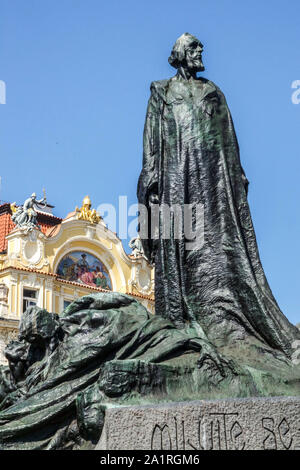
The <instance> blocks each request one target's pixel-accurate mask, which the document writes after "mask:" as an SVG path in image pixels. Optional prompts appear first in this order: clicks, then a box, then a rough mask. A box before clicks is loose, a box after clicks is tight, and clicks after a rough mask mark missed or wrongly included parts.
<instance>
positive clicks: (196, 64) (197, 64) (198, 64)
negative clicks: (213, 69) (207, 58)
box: [186, 57, 205, 72]
mask: <svg viewBox="0 0 300 470" xmlns="http://www.w3.org/2000/svg"><path fill="white" fill-rule="evenodd" d="M186 68H187V69H188V70H189V71H190V72H203V71H204V70H205V67H204V65H203V62H202V58H201V57H200V58H198V59H194V60H191V59H188V60H186Z"/></svg>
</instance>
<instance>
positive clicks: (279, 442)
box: [96, 397, 300, 450]
mask: <svg viewBox="0 0 300 470" xmlns="http://www.w3.org/2000/svg"><path fill="white" fill-rule="evenodd" d="M128 423H130V425H129V424H128ZM96 449H98V450H105V449H109V450H118V449H119V450H121V449H122V450H151V449H153V450H161V449H163V450H247V449H255V450H264V449H266V450H269V449H270V450H297V449H298V450H300V398H294V397H287V398H250V399H248V398H246V399H227V400H207V401H192V402H186V403H172V404H164V405H156V406H155V405H153V406H131V407H124V408H111V409H107V411H106V420H105V425H104V429H103V432H102V436H101V439H100V441H99V443H98V445H97V446H96Z"/></svg>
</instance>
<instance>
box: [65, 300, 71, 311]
mask: <svg viewBox="0 0 300 470" xmlns="http://www.w3.org/2000/svg"><path fill="white" fill-rule="evenodd" d="M70 304H71V301H70V300H64V310H65V308H67V307H69V305H70Z"/></svg>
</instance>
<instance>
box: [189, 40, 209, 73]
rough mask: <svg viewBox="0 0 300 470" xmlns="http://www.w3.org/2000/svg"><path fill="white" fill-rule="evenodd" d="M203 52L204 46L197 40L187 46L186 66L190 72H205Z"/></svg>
mask: <svg viewBox="0 0 300 470" xmlns="http://www.w3.org/2000/svg"><path fill="white" fill-rule="evenodd" d="M202 51H203V45H202V44H201V42H200V41H198V39H196V38H195V39H193V40H192V41H191V42H190V43H189V44H188V45H187V46H186V52H185V57H186V65H187V68H188V69H189V70H192V71H195V72H201V71H203V70H205V68H204V65H203V62H202Z"/></svg>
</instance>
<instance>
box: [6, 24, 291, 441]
mask: <svg viewBox="0 0 300 470" xmlns="http://www.w3.org/2000/svg"><path fill="white" fill-rule="evenodd" d="M202 51H203V46H202V44H201V43H200V41H198V40H197V39H196V38H195V37H193V36H191V35H190V34H188V33H185V34H184V35H182V36H181V37H180V38H179V39H178V40H177V41H176V43H175V45H174V48H173V51H172V53H171V56H170V58H169V62H170V64H171V65H172V66H174V67H175V68H176V69H177V73H176V75H175V77H173V78H171V79H168V80H161V81H157V82H153V83H152V85H151V97H150V100H149V104H148V110H147V116H146V123H145V132H144V159H143V169H142V172H141V176H140V179H139V184H138V199H139V203H140V207H141V213H142V212H143V213H144V214H145V211H146V219H147V220H146V221H147V223H148V226H147V224H146V226H147V233H145V230H144V231H142V230H141V232H140V236H141V240H142V245H143V256H146V257H147V258H148V259H149V260H153V261H154V262H155V289H156V293H155V295H156V300H155V302H156V315H152V314H150V313H149V312H147V310H146V309H145V308H144V307H143V306H142V305H141V304H140V303H139V302H137V301H136V300H134V299H133V298H131V297H130V296H128V295H125V294H120V293H116V292H108V293H98V294H95V295H89V296H85V297H82V298H80V299H77V300H75V301H74V302H73V303H72V304H71V305H69V306H68V307H67V308H66V309H65V310H64V311H63V312H62V313H61V315H59V316H58V315H55V314H51V313H48V312H47V311H46V310H43V309H40V308H38V307H36V306H34V307H30V308H29V309H28V310H27V311H26V312H25V313H24V314H23V317H22V319H21V324H20V333H19V338H18V340H17V341H13V342H11V343H10V344H9V345H8V346H7V349H6V357H7V358H8V361H9V367H3V366H1V367H0V449H87V448H94V447H95V445H96V443H97V441H98V440H99V438H100V435H101V430H102V427H103V423H104V419H105V410H106V408H107V407H111V406H116V405H122V404H139V403H143V404H145V403H149V404H150V403H161V402H168V401H183V400H194V399H197V400H199V399H211V398H226V397H235V398H237V397H258V396H260V397H261V396H284V395H285V396H287V395H290V396H300V365H299V360H298V359H299V358H298V356H297V354H298V353H297V350H296V349H295V348H296V347H297V345H299V340H300V331H299V330H298V329H297V328H296V327H294V326H293V325H292V324H290V323H289V321H288V320H287V319H286V318H285V316H284V315H283V314H282V312H281V311H280V309H279V307H278V305H277V303H276V301H275V299H274V297H273V295H272V292H271V290H270V287H269V285H268V282H267V280H266V277H265V274H264V272H263V268H262V266H261V262H260V259H259V254H258V249H257V245H256V239H255V233H254V229H253V225H252V221H251V216H250V211H249V206H248V202H247V190H248V181H247V178H246V176H245V173H244V171H243V169H242V166H241V163H240V157H239V149H238V144H237V139H236V135H235V132H234V127H233V122H232V119H231V116H230V112H229V110H228V107H227V104H226V101H225V98H224V95H223V94H222V92H221V91H220V90H219V88H218V87H217V86H216V85H214V84H213V83H212V82H210V81H209V80H207V79H205V78H200V77H198V76H197V73H198V72H201V71H203V70H204V67H203V63H202ZM166 207H167V208H169V209H170V210H169V211H165V210H161V209H162V208H164V209H165V208H166ZM197 208H202V209H201V211H200V212H199V211H198V212H197ZM142 209H143V210H142ZM152 211H153V212H155V211H156V214H157V213H158V218H157V217H156V218H155V217H153V218H152V217H151V212H152ZM176 211H179V212H180V211H181V213H182V214H183V217H180V214H179V216H178V213H176ZM185 211H187V212H188V213H189V222H190V228H192V230H191V232H192V233H194V234H196V235H195V236H196V238H197V235H199V234H200V239H201V243H199V244H193V240H192V239H191V237H190V233H189V234H187V233H186V230H185V229H186V227H185V221H186V218H185V217H184V215H185ZM166 214H167V215H168V219H167V217H166ZM199 214H200V215H201V217H200V218H201V220H200V223H199ZM156 221H157V222H156ZM144 222H145V220H144ZM149 222H150V223H149ZM153 225H154V227H153ZM166 226H168V227H169V229H170V230H169V236H166V230H165V228H166ZM199 227H200V228H201V230H200V231H199V230H198V229H199ZM194 229H195V230H194ZM156 230H157V231H158V236H157V237H154V238H153V237H152V238H151V234H153V233H156ZM148 231H149V234H150V236H148ZM200 232H201V233H200ZM180 234H181V235H182V234H183V236H179V235H180ZM140 248H142V247H140ZM140 252H141V253H142V249H141V250H140ZM298 352H299V351H298Z"/></svg>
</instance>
